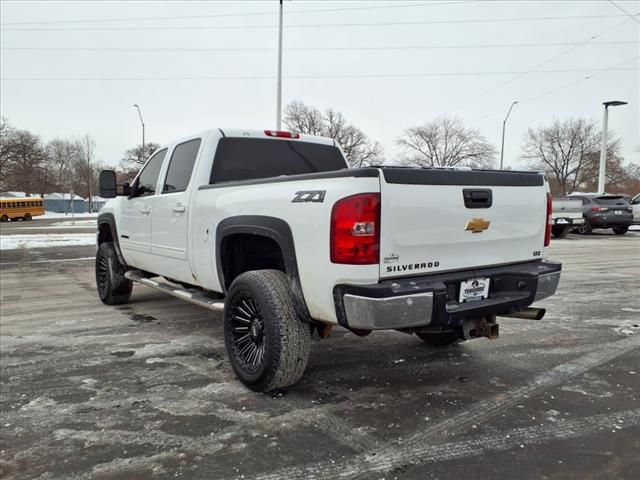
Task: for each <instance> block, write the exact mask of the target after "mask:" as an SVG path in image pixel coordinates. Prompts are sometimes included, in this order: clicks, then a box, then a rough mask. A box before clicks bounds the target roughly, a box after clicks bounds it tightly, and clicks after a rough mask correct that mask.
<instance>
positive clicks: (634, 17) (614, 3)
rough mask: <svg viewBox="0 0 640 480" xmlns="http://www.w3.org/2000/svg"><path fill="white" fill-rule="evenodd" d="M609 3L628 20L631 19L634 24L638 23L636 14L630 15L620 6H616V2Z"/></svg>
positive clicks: (611, 0) (610, 0)
mask: <svg viewBox="0 0 640 480" xmlns="http://www.w3.org/2000/svg"><path fill="white" fill-rule="evenodd" d="M609 2H610V3H611V4H612V5H613V6H614V7H616V8H617V9H618V10H620V11H621V12H623V13H624V14H625V15H628V16H629V18H631V19H632V20H633V21H634V22H637V23H640V20H638V18H637V17H638V15H639V14H638V13H636V14H635V15H632V14H630V13H629V12H627V11H626V10H625V9H624V8H622V7H621V6H620V5H618V4H617V3H616V2H614V1H613V0H609Z"/></svg>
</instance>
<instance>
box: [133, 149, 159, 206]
mask: <svg viewBox="0 0 640 480" xmlns="http://www.w3.org/2000/svg"><path fill="white" fill-rule="evenodd" d="M166 154H167V149H166V148H165V149H164V150H160V151H159V152H156V153H155V154H154V155H153V156H152V157H151V158H150V159H149V161H148V162H147V164H146V165H145V166H144V168H143V169H142V171H141V172H140V175H139V176H138V184H137V187H136V197H147V196H149V195H154V194H155V193H156V185H157V183H158V176H159V175H160V168H161V167H162V161H163V160H164V157H165V155H166Z"/></svg>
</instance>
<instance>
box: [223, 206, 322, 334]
mask: <svg viewBox="0 0 640 480" xmlns="http://www.w3.org/2000/svg"><path fill="white" fill-rule="evenodd" d="M234 236H235V238H239V237H240V236H242V237H244V238H247V237H257V238H260V239H268V240H267V241H271V242H273V243H274V244H275V245H277V246H278V248H279V249H280V253H281V255H282V262H283V267H284V273H285V274H286V275H287V278H288V280H289V285H290V287H291V292H292V294H293V299H294V304H295V308H296V311H297V313H298V315H299V317H300V318H301V319H302V320H303V321H305V322H311V321H312V319H311V315H310V314H309V310H308V308H307V304H306V302H305V300H304V294H303V292H302V285H301V283H300V275H299V271H298V263H297V257H296V250H295V244H294V241H293V233H292V232H291V227H290V226H289V224H288V223H287V222H286V221H284V220H282V219H280V218H276V217H270V216H263V215H240V216H235V217H229V218H227V219H225V220H223V221H222V222H220V223H219V224H218V226H217V228H216V259H215V261H216V270H217V273H218V280H219V281H220V286H221V287H222V289H223V291H224V292H225V293H226V292H227V289H228V288H229V286H230V285H231V282H232V281H233V278H230V276H229V275H228V274H225V272H228V268H225V267H227V266H226V265H225V260H224V259H223V253H225V252H226V250H227V248H228V245H229V241H232V240H233V239H234ZM240 273H242V272H240ZM234 278H235V277H234Z"/></svg>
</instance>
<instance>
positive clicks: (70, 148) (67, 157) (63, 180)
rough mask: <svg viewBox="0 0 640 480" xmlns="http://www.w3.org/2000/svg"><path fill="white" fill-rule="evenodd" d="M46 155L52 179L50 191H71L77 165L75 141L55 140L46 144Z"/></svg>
mask: <svg viewBox="0 0 640 480" xmlns="http://www.w3.org/2000/svg"><path fill="white" fill-rule="evenodd" d="M46 154H47V163H48V164H49V168H50V170H51V172H52V177H53V181H52V185H51V189H52V190H55V191H60V192H66V191H67V190H69V189H73V183H74V182H73V178H74V177H75V176H76V175H75V172H74V169H75V166H76V164H78V163H79V161H78V150H77V148H76V143H75V141H71V140H64V139H60V138H55V139H53V140H51V141H50V142H49V143H47V146H46ZM75 183H77V182H75Z"/></svg>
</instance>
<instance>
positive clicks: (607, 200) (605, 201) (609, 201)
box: [594, 197, 628, 205]
mask: <svg viewBox="0 0 640 480" xmlns="http://www.w3.org/2000/svg"><path fill="white" fill-rule="evenodd" d="M594 200H595V202H596V203H599V204H600V205H627V203H628V202H627V199H626V198H624V197H596V198H594Z"/></svg>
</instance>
